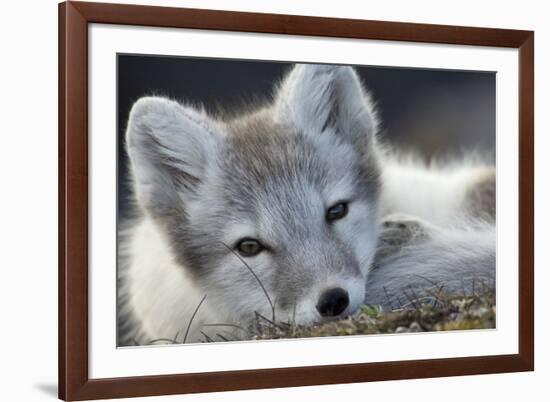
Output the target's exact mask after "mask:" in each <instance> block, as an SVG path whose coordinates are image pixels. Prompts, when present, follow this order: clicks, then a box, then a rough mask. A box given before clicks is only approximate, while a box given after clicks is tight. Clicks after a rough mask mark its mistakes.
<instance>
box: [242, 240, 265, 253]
mask: <svg viewBox="0 0 550 402" xmlns="http://www.w3.org/2000/svg"><path fill="white" fill-rule="evenodd" d="M263 249H264V246H262V243H260V242H259V241H258V240H256V239H248V238H247V239H242V240H241V241H240V243H239V244H238V245H237V251H238V252H239V254H240V255H242V256H243V257H253V256H255V255H257V254H259V253H260V252H261V251H262V250H263Z"/></svg>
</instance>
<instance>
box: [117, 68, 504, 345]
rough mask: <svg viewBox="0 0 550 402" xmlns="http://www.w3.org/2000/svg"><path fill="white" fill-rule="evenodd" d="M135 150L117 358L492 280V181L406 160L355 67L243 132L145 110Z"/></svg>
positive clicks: (332, 73) (131, 151)
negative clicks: (225, 330)
mask: <svg viewBox="0 0 550 402" xmlns="http://www.w3.org/2000/svg"><path fill="white" fill-rule="evenodd" d="M126 145H127V152H128V155H129V157H130V162H131V171H132V180H133V186H134V191H135V196H136V204H137V208H138V209H139V211H140V218H138V219H136V220H134V221H132V222H131V223H130V224H129V225H128V228H127V229H126V230H125V231H124V232H123V233H121V234H120V241H121V246H120V253H119V334H118V336H119V345H127V344H132V343H135V342H137V343H139V344H143V343H147V342H150V341H152V340H155V339H161V338H169V339H173V338H174V337H177V336H179V338H178V340H179V341H182V340H183V339H184V338H185V339H184V340H185V341H186V342H193V341H199V340H201V339H204V334H208V333H209V330H210V328H211V327H210V326H209V324H216V323H218V324H219V323H225V324H235V325H238V326H240V327H243V328H246V327H247V326H248V325H249V324H250V323H251V322H252V321H253V320H254V318H255V317H257V314H260V315H262V316H264V317H269V318H270V319H271V318H273V317H276V320H281V321H292V322H295V323H297V324H302V325H309V324H313V323H316V322H320V321H323V320H327V319H333V318H338V317H344V316H347V315H351V314H353V313H354V312H356V311H357V310H358V308H359V307H360V306H361V305H362V304H364V303H369V304H379V305H382V306H384V307H385V308H393V307H396V306H397V304H398V303H400V301H399V296H400V295H402V293H403V290H404V289H410V288H422V287H427V286H431V285H433V284H435V283H438V284H440V283H441V284H443V285H445V286H446V287H447V289H449V291H452V292H456V291H460V290H462V289H464V288H465V286H464V283H465V281H466V282H467V281H470V280H472V278H481V277H482V278H485V279H487V280H489V281H491V280H494V270H495V256H494V254H495V235H494V213H495V208H494V188H495V174H494V168H493V167H492V166H490V165H486V164H483V163H474V162H471V161H461V162H460V163H454V164H451V165H442V166H437V167H427V166H425V165H423V164H419V163H416V162H414V161H412V160H411V159H409V160H404V159H403V158H400V157H396V156H395V155H393V154H392V153H391V152H390V151H389V150H388V149H385V148H384V147H382V146H381V145H380V144H379V141H378V139H377V117H376V113H375V110H374V108H373V105H372V102H371V100H370V98H369V95H368V94H367V93H366V92H365V90H364V89H363V87H362V85H361V83H360V81H359V79H358V76H357V74H356V73H355V71H354V70H353V69H352V68H350V67H339V66H322V65H296V66H295V67H294V68H293V69H292V70H291V71H290V72H289V73H288V74H287V76H286V77H285V78H284V80H283V81H282V82H281V84H280V85H279V86H278V87H277V88H276V91H275V96H274V100H273V102H272V103H271V104H270V105H267V106H263V107H261V108H260V109H258V110H254V111H250V112H249V113H247V114H246V115H243V116H240V117H238V118H232V119H230V120H224V119H216V118H213V117H211V116H208V115H207V114H206V113H205V112H204V111H202V110H199V109H196V108H193V107H190V106H185V105H182V104H180V103H177V102H175V101H172V100H169V99H165V98H160V97H146V98H142V99H140V100H138V101H137V102H136V103H135V104H134V106H133V108H132V111H131V113H130V117H129V121H128V128H127V137H126ZM216 330H218V329H216ZM184 333H185V334H184ZM178 334H179V335H178Z"/></svg>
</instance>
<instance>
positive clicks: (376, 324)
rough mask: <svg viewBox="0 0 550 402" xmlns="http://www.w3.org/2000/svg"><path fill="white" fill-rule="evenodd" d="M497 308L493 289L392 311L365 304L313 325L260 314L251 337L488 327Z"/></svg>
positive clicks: (493, 318)
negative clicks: (352, 312) (350, 313)
mask: <svg viewBox="0 0 550 402" xmlns="http://www.w3.org/2000/svg"><path fill="white" fill-rule="evenodd" d="M495 312H496V308H495V296H494V293H489V294H485V295H475V296H466V297H464V296H445V295H440V296H439V297H438V300H437V302H436V303H434V302H433V301H431V302H425V303H420V302H418V303H416V304H414V305H411V306H409V307H407V308H403V309H398V310H394V311H390V312H384V311H383V310H382V309H381V308H380V307H379V306H363V307H362V308H361V309H360V311H359V312H358V313H357V314H356V315H354V316H353V317H348V318H345V319H342V320H338V321H330V322H327V323H324V324H320V325H315V326H311V327H305V326H299V325H293V324H292V323H274V322H273V321H272V320H268V319H266V318H264V317H259V318H258V320H257V323H256V331H255V332H256V334H255V335H253V336H252V339H254V340H261V339H281V338H309V337H324V336H342V335H366V334H389V333H405V332H430V331H452V330H468V329H488V328H495Z"/></svg>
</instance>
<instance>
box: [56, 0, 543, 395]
mask: <svg viewBox="0 0 550 402" xmlns="http://www.w3.org/2000/svg"><path fill="white" fill-rule="evenodd" d="M91 23H100V24H120V25H138V26H153V27H172V28H192V29H202V30H224V31H241V32H257V33H274V34H289V35H308V36H322V37H338V38H356V39H375V40H386V41H407V42H420V43H443V44H460V45H475V46H492V47H507V48H515V49H519V82H518V85H519V104H518V110H519V128H518V130H519V209H520V210H519V228H520V233H519V261H518V269H519V289H518V292H519V334H518V339H519V349H518V350H519V353H518V354H513V355H499V356H486V357H485V356H482V357H460V358H446V359H431V360H414V361H399V362H380V363H364V364H345V365H327V366H308V367H294V368H276V369H258V370H245V371H229V372H227V371H226V372H213V373H199V374H173V375H158V376H146V377H126V378H107V379H90V378H89V373H88V362H89V361H88V311H89V302H88V258H89V254H88V213H89V210H88V24H91ZM533 156H534V33H533V32H531V31H519V30H507V29H488V28H470V27H457V26H443V25H426V24H411V23H396V22H381V21H363V20H349V19H333V18H319V17H305V16H290V15H276V14H256V13H243V12H226V11H213V10H198V9H184V8H167V7H153V6H134V5H119V4H103V3H81V2H72V1H71V2H65V3H62V4H60V5H59V397H60V398H61V399H64V400H84V399H98V398H120V397H138V396H149V395H166V394H178V393H196V392H213V391H229V390H243V389H253V388H275V387H292V386H306V385H320V384H337V383H353V382H364V381H381V380H394V379H411V378H427V377H443V376H457V375H472V374H485V373H504V372H517V371H532V370H533V369H534V313H533V310H534V295H533V293H534V271H533V243H534V239H533V237H534V216H533V214H534V212H533V211H534V201H533V195H534V162H533Z"/></svg>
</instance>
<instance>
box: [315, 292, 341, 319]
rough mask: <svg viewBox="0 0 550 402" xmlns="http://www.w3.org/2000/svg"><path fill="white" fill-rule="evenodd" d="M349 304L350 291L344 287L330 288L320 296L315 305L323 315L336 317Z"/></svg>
mask: <svg viewBox="0 0 550 402" xmlns="http://www.w3.org/2000/svg"><path fill="white" fill-rule="evenodd" d="M348 306H349V293H348V292H347V290H345V289H343V288H330V289H327V290H325V291H324V292H322V293H321V296H319V301H318V303H317V305H316V306H315V307H316V308H317V311H318V312H319V314H321V317H326V318H328V317H336V316H339V315H340V314H342V313H343V312H344V311H345V310H346V308H347V307H348Z"/></svg>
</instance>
